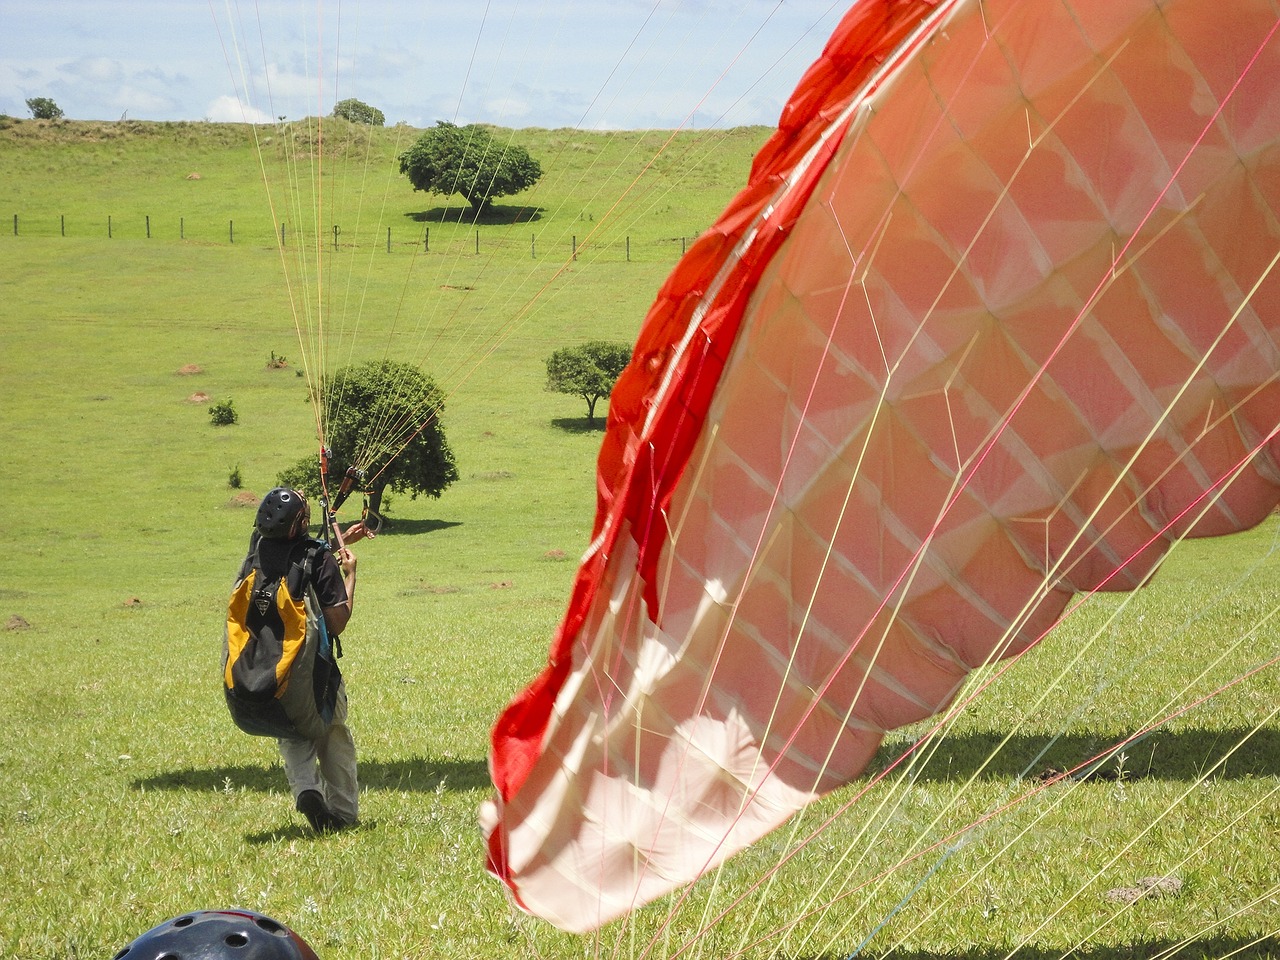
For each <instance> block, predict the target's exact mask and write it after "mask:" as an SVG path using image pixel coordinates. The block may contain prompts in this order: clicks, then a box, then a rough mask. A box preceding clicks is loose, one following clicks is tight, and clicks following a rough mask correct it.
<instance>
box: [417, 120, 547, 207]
mask: <svg viewBox="0 0 1280 960" xmlns="http://www.w3.org/2000/svg"><path fill="white" fill-rule="evenodd" d="M400 172H401V173H403V174H405V175H406V176H407V177H408V178H409V182H410V183H412V184H413V189H415V190H424V191H428V192H431V193H438V194H442V195H444V196H446V197H447V196H450V195H452V194H455V193H459V194H462V196H464V197H466V198H467V202H468V203H470V204H471V206H472V208H473V209H475V210H476V211H477V212H480V211H483V210H486V209H488V208H489V207H490V206H492V205H493V201H494V200H495V199H497V198H498V197H505V196H509V195H511V194H513V193H519V192H520V191H521V190H525V189H528V188H529V187H531V186H533V185H534V184H535V183H537V182H538V180H539V178H540V177H541V176H542V167H541V165H540V164H539V163H538V161H537V160H535V159H533V157H531V156H530V155H529V151H528V150H526V149H525V148H524V147H521V146H517V145H516V144H514V143H508V142H506V141H499V140H495V139H494V137H493V135H492V134H491V133H490V132H489V130H488V129H487V128H485V127H482V126H480V125H479V124H474V123H473V124H469V125H467V126H465V127H459V126H457V125H456V124H452V123H449V121H447V120H440V121H439V122H437V123H436V125H435V126H434V127H432V128H431V129H430V130H428V131H427V132H426V133H424V134H423V135H422V136H420V137H419V138H418V139H417V141H416V142H415V143H414V144H413V146H411V147H410V148H409V149H408V150H406V151H405V152H404V153H402V154H400Z"/></svg>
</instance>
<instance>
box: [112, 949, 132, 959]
mask: <svg viewBox="0 0 1280 960" xmlns="http://www.w3.org/2000/svg"><path fill="white" fill-rule="evenodd" d="M128 953H129V948H128V947H125V948H124V949H123V950H121V951H120V952H118V953H117V954H116V955H115V956H114V957H112V958H111V960H121V958H122V957H124V956H126V955H127V954H128Z"/></svg>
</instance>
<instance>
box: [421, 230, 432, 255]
mask: <svg viewBox="0 0 1280 960" xmlns="http://www.w3.org/2000/svg"><path fill="white" fill-rule="evenodd" d="M430 251H431V228H430V227H426V228H425V229H424V231H423V234H422V252H423V253H429V252H430Z"/></svg>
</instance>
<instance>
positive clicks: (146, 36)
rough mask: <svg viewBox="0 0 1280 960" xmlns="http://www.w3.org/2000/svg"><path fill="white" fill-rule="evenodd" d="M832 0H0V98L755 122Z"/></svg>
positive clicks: (804, 58) (417, 117)
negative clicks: (344, 105)
mask: <svg viewBox="0 0 1280 960" xmlns="http://www.w3.org/2000/svg"><path fill="white" fill-rule="evenodd" d="M848 2H849V0H836V2H831V0H342V2H339V0H45V2H43V3H36V2H35V0H0V113H5V114H9V115H11V116H15V117H27V116H29V115H30V113H29V111H28V109H27V106H26V100H27V98H29V97H51V98H53V99H54V100H55V101H56V102H57V103H58V105H59V106H60V107H61V108H62V109H63V111H64V112H65V114H66V116H67V117H68V118H71V119H77V120H119V119H121V118H125V117H127V118H128V119H133V120H205V119H207V120H255V121H266V120H271V119H275V118H276V117H280V116H284V117H288V118H297V117H301V116H309V115H312V116H313V115H317V114H328V113H330V112H332V109H333V104H334V102H335V100H339V99H343V98H345V97H355V98H357V99H359V100H363V101H364V102H365V103H368V104H370V105H371V106H374V107H377V108H378V109H380V110H382V111H383V113H384V114H385V115H386V118H387V123H388V124H393V123H396V122H399V121H403V122H406V123H409V124H411V125H413V126H417V127H423V126H430V125H431V124H433V123H434V122H435V121H437V120H452V121H455V122H458V123H469V122H476V121H483V122H489V123H496V124H500V125H502V126H510V127H583V128H587V129H638V128H657V127H661V128H670V127H676V126H682V125H684V126H693V127H707V126H736V125H740V124H748V123H759V124H768V125H773V124H775V123H776V122H777V118H778V112H779V110H780V109H781V107H782V104H783V103H784V102H785V100H786V97H787V96H788V95H789V93H790V92H791V90H792V89H793V88H794V87H795V84H796V82H797V81H798V80H799V78H800V76H801V75H802V74H803V72H804V70H805V69H806V67H807V66H808V65H809V63H811V62H812V61H813V59H814V58H815V57H816V56H817V55H818V53H819V52H820V51H821V49H822V46H823V44H824V43H825V42H826V39H827V37H828V35H829V34H830V33H831V30H832V29H833V28H834V26H835V24H836V23H837V22H838V20H839V17H840V15H841V14H842V13H843V12H844V10H845V9H846V7H847V6H848Z"/></svg>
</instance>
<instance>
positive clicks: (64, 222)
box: [58, 213, 67, 237]
mask: <svg viewBox="0 0 1280 960" xmlns="http://www.w3.org/2000/svg"><path fill="white" fill-rule="evenodd" d="M58 219H59V220H60V221H61V222H62V235H63V236H64V237H65V236H66V235H67V215H66V214H65V213H64V214H63V215H62V216H60V217H59V218H58Z"/></svg>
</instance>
